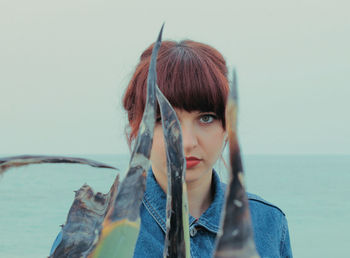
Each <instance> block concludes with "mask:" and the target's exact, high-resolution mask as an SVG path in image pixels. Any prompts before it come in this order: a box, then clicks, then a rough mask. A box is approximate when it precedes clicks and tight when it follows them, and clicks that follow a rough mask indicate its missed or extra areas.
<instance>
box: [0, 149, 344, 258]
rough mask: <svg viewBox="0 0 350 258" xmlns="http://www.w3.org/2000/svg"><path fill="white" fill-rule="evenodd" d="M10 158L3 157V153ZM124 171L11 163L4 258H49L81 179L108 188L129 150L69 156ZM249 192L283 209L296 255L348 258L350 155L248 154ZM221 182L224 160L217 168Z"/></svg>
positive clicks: (0, 191)
mask: <svg viewBox="0 0 350 258" xmlns="http://www.w3.org/2000/svg"><path fill="white" fill-rule="evenodd" d="M5 156H7V155H2V156H1V157H5ZM69 156H77V157H85V158H91V159H94V160H96V161H100V162H105V163H107V164H110V165H113V166H115V167H117V168H118V169H119V170H118V171H115V170H110V169H97V168H92V167H89V166H86V165H77V164H75V165H74V164H42V165H30V166H25V167H20V168H13V169H10V170H9V171H7V172H6V173H5V174H4V175H3V176H0V207H1V209H0V218H1V219H0V231H1V233H2V234H1V236H0V257H1V258H2V257H4V258H5V257H6V258H12V257H13V258H16V257H28V258H31V257H47V256H48V255H49V251H50V248H51V245H52V243H53V241H54V239H55V237H56V235H57V233H58V232H59V231H60V225H61V224H64V223H65V221H66V217H67V214H68V211H69V208H70V206H71V204H72V202H73V199H74V192H73V191H74V190H77V189H79V188H80V187H81V186H82V185H83V184H84V183H86V184H88V185H90V186H91V187H92V188H93V189H94V191H96V192H97V191H98V192H102V193H106V192H108V191H109V188H110V187H111V185H112V183H113V181H114V178H115V176H116V175H117V174H120V175H121V177H123V176H124V174H125V172H126V169H127V167H128V163H129V157H130V156H129V155H128V154H118V155H116V154H103V155H102V154H98V155H69ZM243 166H244V170H245V174H246V177H245V181H246V186H247V191H248V192H251V193H254V194H257V195H260V196H261V197H262V198H264V199H265V200H267V201H268V202H270V203H272V204H274V205H276V206H278V207H279V208H281V209H282V211H283V212H284V213H285V214H286V217H287V220H288V225H289V233H290V237H291V245H292V250H293V255H294V257H305V258H306V257H347V256H348V250H347V247H348V246H347V245H348V240H349V237H348V236H347V232H348V231H349V230H350V222H349V214H350V204H349V201H348V200H347V197H348V196H349V195H350V187H349V186H348V183H349V182H350V173H349V172H350V156H349V155H244V156H243ZM215 168H216V170H217V171H218V173H219V175H220V176H221V178H222V180H225V177H226V172H225V167H224V165H223V164H222V163H219V164H217V165H216V166H215Z"/></svg>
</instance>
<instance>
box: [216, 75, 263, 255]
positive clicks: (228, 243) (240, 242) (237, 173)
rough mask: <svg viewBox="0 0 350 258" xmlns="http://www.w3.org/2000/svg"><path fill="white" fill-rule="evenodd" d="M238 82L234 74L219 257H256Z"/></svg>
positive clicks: (227, 112)
mask: <svg viewBox="0 0 350 258" xmlns="http://www.w3.org/2000/svg"><path fill="white" fill-rule="evenodd" d="M237 100H238V98H237V80H236V73H235V71H234V72H233V80H232V87H231V92H230V96H229V99H228V103H227V108H226V130H227V133H228V139H229V147H230V165H231V173H230V177H231V178H230V182H229V184H228V185H227V191H226V201H225V208H224V210H223V214H222V222H221V224H222V225H221V227H222V228H221V230H220V233H219V234H218V237H217V244H216V251H215V255H214V256H215V257H218V258H219V257H220V258H222V257H231V258H238V257H239V258H253V257H254V258H256V257H259V255H258V254H257V252H256V250H255V243H254V238H253V228H252V223H251V219H250V212H249V206H248V198H247V195H246V192H245V189H244V182H243V168H242V162H241V155H240V149H239V144H238V139H237V109H238V106H237Z"/></svg>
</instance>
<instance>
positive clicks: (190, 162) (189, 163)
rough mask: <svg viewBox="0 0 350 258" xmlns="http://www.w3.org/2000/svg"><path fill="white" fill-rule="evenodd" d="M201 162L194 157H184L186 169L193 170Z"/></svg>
mask: <svg viewBox="0 0 350 258" xmlns="http://www.w3.org/2000/svg"><path fill="white" fill-rule="evenodd" d="M199 162H201V160H200V159H198V158H196V157H186V168H193V167H195V166H197V165H198V164H199Z"/></svg>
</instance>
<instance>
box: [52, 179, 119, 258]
mask: <svg viewBox="0 0 350 258" xmlns="http://www.w3.org/2000/svg"><path fill="white" fill-rule="evenodd" d="M118 184H119V175H117V177H116V179H115V181H114V183H113V185H112V187H111V189H110V191H109V192H108V194H101V193H99V192H98V193H96V194H95V193H94V191H93V190H92V189H91V187H90V186H88V185H83V186H82V187H81V188H80V189H79V190H78V191H76V192H75V198H74V201H73V204H72V206H71V208H70V210H69V213H68V217H67V221H66V224H65V225H64V226H62V232H61V233H60V234H61V237H62V240H61V241H60V243H59V245H58V246H57V247H56V248H55V250H54V251H53V253H52V254H51V255H50V258H54V257H85V256H86V253H87V250H89V248H90V246H91V245H93V243H94V241H95V239H96V238H98V233H99V230H98V229H100V228H101V227H102V222H103V220H104V218H105V216H106V213H107V211H108V209H109V207H110V205H111V203H112V202H111V199H113V198H115V195H116V191H117V189H118Z"/></svg>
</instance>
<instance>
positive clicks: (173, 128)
mask: <svg viewBox="0 0 350 258" xmlns="http://www.w3.org/2000/svg"><path fill="white" fill-rule="evenodd" d="M157 99H158V103H159V107H160V111H161V116H162V126H163V132H164V139H165V145H166V157H167V171H168V172H167V174H168V187H167V207H166V218H167V219H166V228H167V230H166V236H165V245H164V254H163V256H164V257H169V258H170V257H171V258H178V257H190V239H189V238H190V237H189V231H188V228H189V226H188V224H189V222H188V204H187V191H186V183H185V173H186V162H185V156H184V152H183V146H182V134H181V126H180V122H179V120H178V118H177V116H176V112H175V110H174V109H173V108H172V106H171V105H170V103H169V102H168V100H167V99H166V98H165V96H164V95H163V94H162V92H161V91H160V90H159V88H158V87H157Z"/></svg>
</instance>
